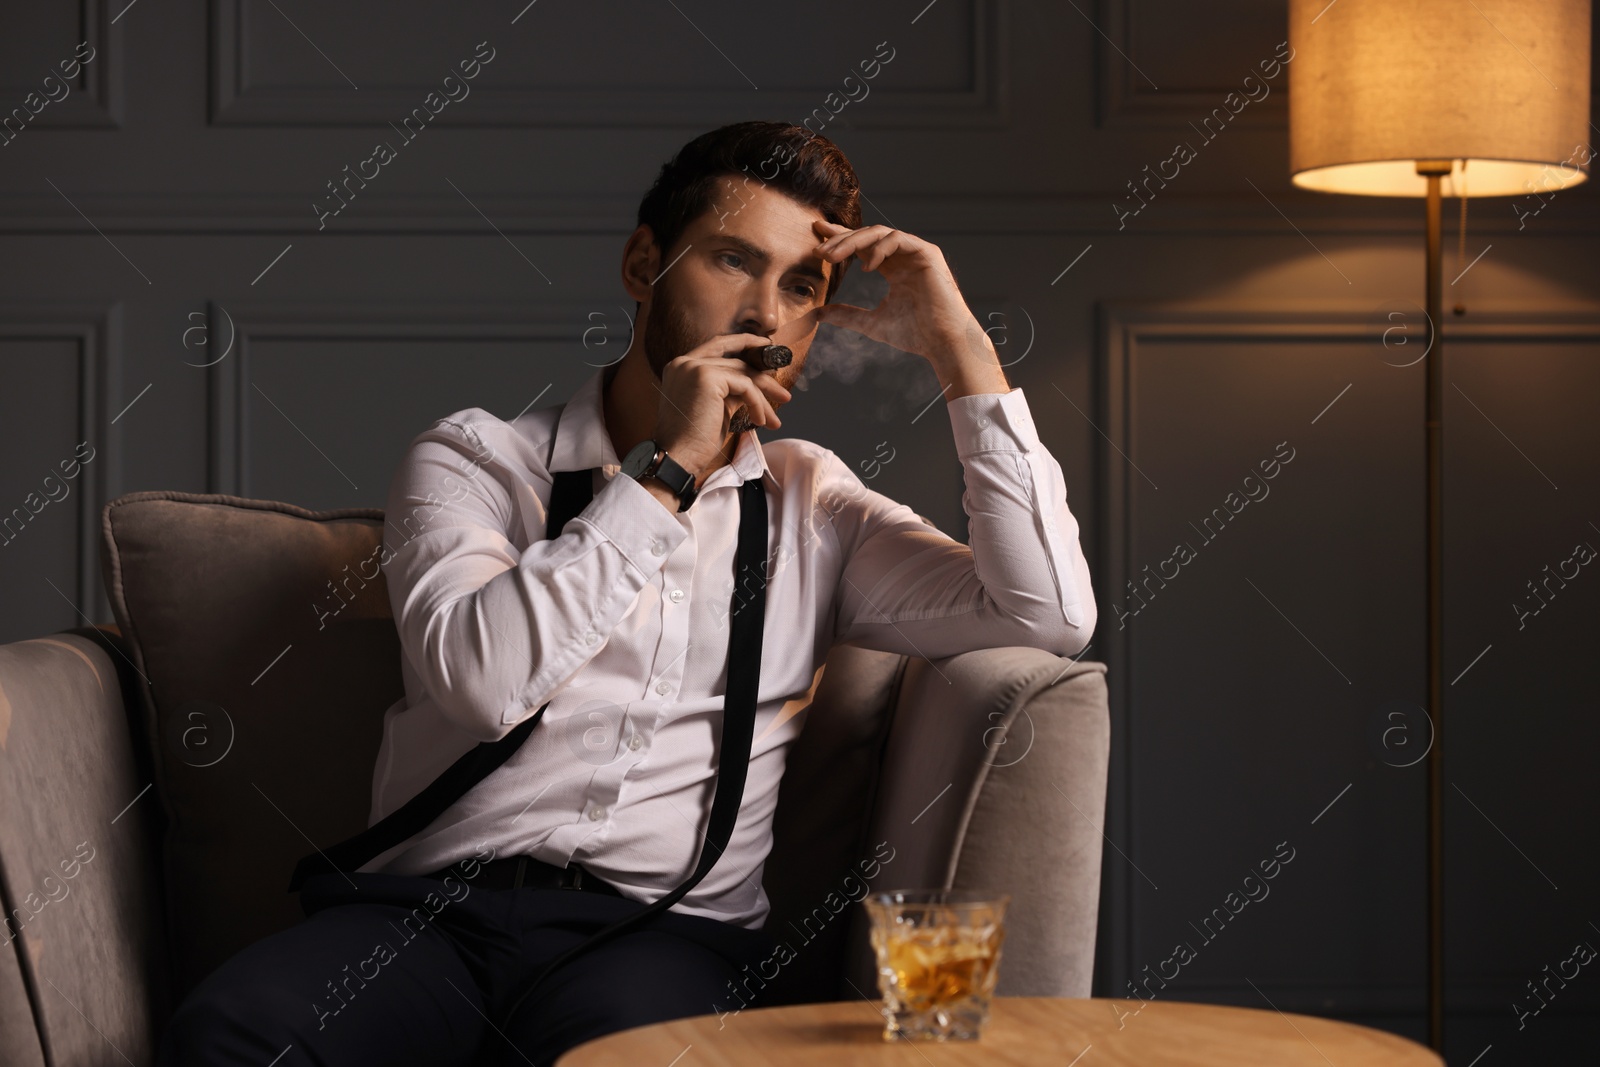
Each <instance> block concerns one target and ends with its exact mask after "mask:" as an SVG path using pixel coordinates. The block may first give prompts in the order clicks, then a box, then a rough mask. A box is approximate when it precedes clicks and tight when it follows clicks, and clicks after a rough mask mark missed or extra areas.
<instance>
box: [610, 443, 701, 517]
mask: <svg viewBox="0 0 1600 1067" xmlns="http://www.w3.org/2000/svg"><path fill="white" fill-rule="evenodd" d="M622 473H623V474H626V475H628V476H630V477H633V478H637V479H639V480H640V481H643V480H644V479H646V478H656V479H659V480H660V481H661V483H662V484H663V485H665V486H666V487H667V488H668V489H670V490H672V492H673V493H674V494H675V495H676V496H677V498H678V510H679V511H688V510H689V505H690V504H693V503H694V498H695V497H696V496H698V495H699V492H700V491H699V490H698V489H696V488H695V485H694V475H693V474H690V473H689V472H688V471H686V470H684V469H683V467H682V466H681V465H679V463H678V462H677V460H675V459H673V458H672V457H671V456H669V455H667V450H666V449H664V448H660V447H657V445H656V443H655V442H654V441H651V440H645V441H640V442H639V443H638V444H636V445H634V446H633V449H632V450H631V451H630V452H629V453H628V455H627V456H626V458H624V459H623V461H622Z"/></svg>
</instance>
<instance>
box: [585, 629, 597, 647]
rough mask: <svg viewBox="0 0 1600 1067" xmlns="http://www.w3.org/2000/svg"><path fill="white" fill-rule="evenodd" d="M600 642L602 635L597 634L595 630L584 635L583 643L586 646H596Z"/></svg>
mask: <svg viewBox="0 0 1600 1067" xmlns="http://www.w3.org/2000/svg"><path fill="white" fill-rule="evenodd" d="M599 640H600V635H599V634H597V633H595V632H594V631H593V630H590V631H589V632H588V633H586V634H584V635H583V643H584V644H586V645H592V644H595V643H596V642H598V641H599Z"/></svg>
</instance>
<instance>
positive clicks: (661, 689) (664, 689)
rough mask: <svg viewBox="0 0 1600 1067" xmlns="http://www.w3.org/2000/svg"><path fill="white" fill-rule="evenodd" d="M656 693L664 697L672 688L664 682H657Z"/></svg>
mask: <svg viewBox="0 0 1600 1067" xmlns="http://www.w3.org/2000/svg"><path fill="white" fill-rule="evenodd" d="M656 692H658V693H661V694H663V695H665V694H667V693H670V692H672V686H670V685H668V684H667V683H666V682H657V683H656Z"/></svg>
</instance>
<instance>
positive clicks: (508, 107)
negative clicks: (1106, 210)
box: [211, 0, 1009, 147]
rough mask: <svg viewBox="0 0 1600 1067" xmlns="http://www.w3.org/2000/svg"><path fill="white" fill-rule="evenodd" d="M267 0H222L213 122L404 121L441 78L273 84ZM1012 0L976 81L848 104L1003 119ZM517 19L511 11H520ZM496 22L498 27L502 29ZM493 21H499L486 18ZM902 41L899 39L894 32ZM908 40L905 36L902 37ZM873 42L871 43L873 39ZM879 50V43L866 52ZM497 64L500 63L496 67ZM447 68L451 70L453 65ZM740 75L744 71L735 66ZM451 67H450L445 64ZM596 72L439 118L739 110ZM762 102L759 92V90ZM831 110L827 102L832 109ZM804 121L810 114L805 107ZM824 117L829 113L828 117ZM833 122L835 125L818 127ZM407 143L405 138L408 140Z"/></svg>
mask: <svg viewBox="0 0 1600 1067" xmlns="http://www.w3.org/2000/svg"><path fill="white" fill-rule="evenodd" d="M254 2H256V0H211V18H212V35H211V122H212V124H213V125H218V126H369V125H372V124H374V123H376V124H380V125H381V124H387V123H391V122H396V121H398V120H399V119H400V118H401V117H403V116H405V115H407V114H408V113H410V111H411V109H412V108H414V107H418V106H420V105H421V102H422V99H423V97H424V96H426V95H427V93H428V92H429V91H431V90H434V89H436V88H437V85H435V84H418V85H414V86H393V85H384V86H375V87H370V88H363V89H361V90H360V91H359V92H356V93H352V92H351V90H350V86H349V83H347V82H345V81H344V80H343V79H341V78H339V77H337V76H336V75H335V74H334V72H333V71H332V70H330V71H329V72H328V81H327V82H326V83H325V84H324V85H319V86H316V87H314V88H295V89H283V88H268V87H264V86H262V85H260V84H257V83H255V82H253V81H252V72H253V71H254V72H257V73H256V76H257V77H259V72H260V71H261V69H262V68H265V67H270V66H271V57H270V56H263V55H262V54H260V52H259V51H257V49H258V48H259V42H256V41H254V40H252V38H251V36H250V35H249V34H248V33H247V32H245V29H244V26H245V23H246V5H247V4H249V3H254ZM1008 2H1009V0H970V9H969V10H970V14H971V24H970V26H969V27H968V29H967V32H966V35H965V36H964V39H963V40H964V43H965V44H966V45H967V46H968V48H969V52H968V57H967V63H968V66H969V69H970V70H971V72H972V79H971V82H970V84H969V85H967V86H966V87H964V88H962V89H960V90H956V91H947V90H941V89H928V88H923V89H917V88H915V87H912V88H908V89H900V88H892V87H890V86H889V85H882V86H878V85H874V86H873V87H872V88H871V90H870V92H869V93H868V95H867V97H866V99H868V100H870V101H872V103H871V106H869V107H863V108H862V109H861V110H860V111H859V112H855V111H854V109H853V108H852V107H851V106H850V105H846V106H845V107H844V109H843V110H842V111H841V112H840V116H841V117H842V118H843V119H847V120H848V122H849V124H850V125H851V126H853V127H859V128H861V129H912V130H925V129H950V128H962V129H985V128H987V129H997V128H1001V127H1004V126H1005V125H1006V123H1007V120H1008V117H1009V87H1008V84H1007V80H1008V77H1009V73H1008V62H1007V45H1008V41H1007V39H1006V29H1007V18H1006V15H1007V4H1008ZM507 21H508V22H509V16H508V19H507ZM499 29H500V28H499V27H495V28H494V32H498V31H499ZM484 32H485V33H489V34H490V39H491V40H492V39H493V33H492V32H491V31H490V29H488V28H486V29H485V30H484ZM890 43H891V46H892V45H893V44H894V41H893V40H892V39H891V42H890ZM900 43H901V44H902V45H903V44H904V41H901V42H900ZM870 47H871V45H868V48H869V49H870ZM865 54H866V55H868V56H870V55H871V52H870V51H868V52H867V53H865ZM488 69H493V68H492V67H491V68H488ZM448 72H449V71H448V70H446V71H445V72H444V73H448ZM729 75H730V77H736V76H735V75H734V74H733V70H732V69H731V68H730V70H729ZM440 76H441V78H442V77H443V73H441V75H440ZM594 82H595V79H593V78H590V79H584V80H582V81H581V82H580V83H579V84H574V85H569V86H564V87H562V88H559V89H556V88H548V89H535V88H524V89H516V88H509V89H505V88H495V87H494V85H493V84H492V81H491V82H489V83H486V84H483V85H480V86H477V87H475V88H474V89H473V91H472V94H471V96H470V97H468V99H470V100H471V101H472V103H471V104H470V105H469V104H466V103H465V101H463V108H462V109H461V110H460V111H459V112H453V111H452V109H451V108H450V107H448V106H446V107H445V108H444V109H443V110H442V111H441V112H440V113H439V115H438V117H437V119H436V121H437V122H438V123H439V124H440V125H444V126H453V127H492V126H499V127H513V128H517V129H550V128H559V127H574V128H585V129H594V128H605V127H617V126H630V127H647V128H660V127H662V126H686V127H701V128H705V129H710V128H712V127H713V126H717V125H720V124H721V123H723V122H726V121H728V118H727V116H728V105H729V94H730V91H733V92H738V91H743V88H744V87H743V86H738V87H737V88H736V89H734V90H730V89H728V88H688V87H685V86H683V85H681V84H673V83H670V82H668V83H663V84H660V85H647V86H642V87H631V88H626V89H607V88H601V87H599V86H597V85H596V84H594ZM837 88H838V86H837V85H834V84H831V83H830V84H821V83H819V84H818V85H816V86H814V87H808V88H805V89H761V90H759V98H758V99H759V108H760V110H761V111H763V112H764V113H765V114H768V115H793V116H801V115H809V114H811V113H812V109H813V108H817V107H819V106H823V104H822V102H823V100H824V99H825V98H826V97H827V95H828V93H830V92H832V91H834V90H836V89H837ZM749 102H750V103H751V104H755V103H756V102H757V99H756V98H752V99H751V100H750V101H749ZM824 113H825V114H826V113H827V112H826V111H825V112H824ZM794 121H801V120H800V119H798V118H796V119H795V120H794ZM818 121H819V122H820V121H821V120H820V119H819V120H818ZM813 128H814V129H816V131H817V132H819V133H827V132H828V131H827V128H826V127H825V126H816V127H813ZM397 147H399V146H397Z"/></svg>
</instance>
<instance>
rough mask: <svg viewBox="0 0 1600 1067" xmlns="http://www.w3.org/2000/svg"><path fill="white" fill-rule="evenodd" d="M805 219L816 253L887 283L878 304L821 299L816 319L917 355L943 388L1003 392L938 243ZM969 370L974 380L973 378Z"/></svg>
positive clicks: (989, 350)
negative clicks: (855, 261) (853, 262)
mask: <svg viewBox="0 0 1600 1067" xmlns="http://www.w3.org/2000/svg"><path fill="white" fill-rule="evenodd" d="M811 225H812V230H813V232H815V233H816V234H817V235H818V238H819V240H820V241H821V244H820V245H819V246H818V254H819V255H821V256H822V258H824V259H826V260H828V261H829V262H832V263H834V264H842V263H844V262H846V261H847V260H848V258H849V257H850V256H856V257H857V258H859V259H860V260H861V269H862V270H875V271H878V272H879V273H880V274H882V275H883V276H884V277H885V278H886V279H888V282H889V293H888V295H887V296H885V297H884V298H883V302H882V303H880V304H879V305H878V306H877V307H875V308H872V309H870V310H868V309H867V308H861V307H856V306H854V305H852V304H824V305H822V306H821V307H819V308H817V309H816V311H815V312H814V314H815V315H816V318H817V321H818V322H829V323H832V324H833V325H835V326H843V327H844V328H845V329H848V330H854V331H855V332H856V333H859V334H863V335H865V336H867V337H870V338H872V339H873V340H875V341H882V342H883V343H885V344H889V345H893V346H894V347H896V348H898V349H901V350H902V351H906V352H911V353H913V354H915V355H919V356H922V357H923V358H925V359H927V360H928V362H930V363H932V364H933V367H934V370H935V371H936V372H937V373H938V375H939V379H940V381H941V382H944V383H946V384H947V386H948V385H951V384H966V385H967V386H968V387H967V388H958V389H957V392H956V394H955V395H958V396H959V395H963V394H965V393H969V392H980V391H981V392H1002V393H1003V392H1005V391H1006V390H1007V386H1006V384H1005V377H1004V374H1003V373H1002V372H1001V370H1000V358H999V356H998V355H996V353H995V348H994V343H993V342H992V341H990V340H989V335H988V334H986V333H985V332H984V331H983V327H982V326H980V325H979V323H978V320H977V319H976V318H975V317H974V316H973V314H972V312H971V310H970V309H968V307H967V303H966V301H965V300H963V299H962V298H961V290H960V289H959V288H957V286H956V280H955V277H954V275H952V274H951V273H950V267H949V265H948V264H946V263H945V261H944V253H943V252H941V251H939V247H938V246H937V245H935V244H932V243H931V242H928V241H924V240H923V239H922V238H920V237H917V236H914V235H912V234H909V233H906V232H905V231H904V230H895V229H891V228H889V227H888V226H863V227H862V228H861V229H859V230H852V229H851V228H850V227H848V226H840V225H838V224H837V223H832V222H827V221H825V220H823V219H816V220H814V221H813V222H812V224H811ZM836 269H838V268H836ZM974 375H977V376H979V379H980V380H979V382H977V383H974V382H973V378H974ZM983 383H987V387H984V385H983ZM974 384H976V387H973V386H974Z"/></svg>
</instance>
